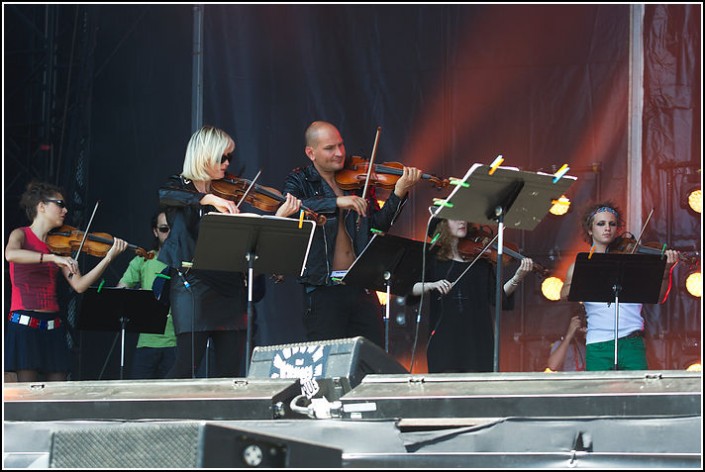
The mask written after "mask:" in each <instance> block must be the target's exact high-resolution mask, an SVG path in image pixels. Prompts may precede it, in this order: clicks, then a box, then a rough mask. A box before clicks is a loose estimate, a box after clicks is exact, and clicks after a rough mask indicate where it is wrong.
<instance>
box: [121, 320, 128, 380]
mask: <svg viewBox="0 0 705 472" xmlns="http://www.w3.org/2000/svg"><path fill="white" fill-rule="evenodd" d="M128 321H129V319H128V318H127V317H125V316H121V317H120V336H121V337H122V340H121V346H120V380H123V379H124V372H125V328H126V326H127V322H128Z"/></svg>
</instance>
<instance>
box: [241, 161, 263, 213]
mask: <svg viewBox="0 0 705 472" xmlns="http://www.w3.org/2000/svg"><path fill="white" fill-rule="evenodd" d="M261 173H262V169H260V170H259V172H257V175H255V178H254V179H252V182H250V186H249V187H247V190H245V193H243V194H242V197H240V201H239V202H237V205H236V206H237V208H240V205H241V204H242V202H244V201H245V198H246V197H247V194H248V193H250V190H252V187H254V186H255V182H256V181H257V179H259V176H260V174H261Z"/></svg>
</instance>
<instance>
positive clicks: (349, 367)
mask: <svg viewBox="0 0 705 472" xmlns="http://www.w3.org/2000/svg"><path fill="white" fill-rule="evenodd" d="M405 373H408V371H407V370H406V368H404V366H402V365H401V364H399V363H398V362H397V361H396V360H395V359H394V358H392V357H391V356H390V355H389V354H387V353H386V352H385V351H384V350H383V349H382V348H380V347H379V346H377V345H376V344H374V343H373V342H371V341H369V340H368V339H365V338H363V337H361V336H358V337H355V338H346V339H331V340H324V341H311V342H306V343H296V344H281V345H277V346H258V347H256V348H255V350H254V352H253V354H252V361H251V362H250V371H249V374H248V377H253V378H285V379H302V378H303V379H310V378H314V379H325V378H339V379H343V380H345V382H344V384H347V385H345V388H346V390H349V389H350V388H355V387H356V386H357V385H359V384H360V382H362V379H363V378H364V377H365V376H366V375H367V374H405Z"/></svg>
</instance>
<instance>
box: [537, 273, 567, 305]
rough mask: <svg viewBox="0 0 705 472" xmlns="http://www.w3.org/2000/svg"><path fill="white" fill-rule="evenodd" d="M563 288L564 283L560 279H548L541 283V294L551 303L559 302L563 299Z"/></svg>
mask: <svg viewBox="0 0 705 472" xmlns="http://www.w3.org/2000/svg"><path fill="white" fill-rule="evenodd" d="M562 288H563V281H562V280H561V279H559V278H558V277H547V278H546V280H544V281H543V282H542V283H541V293H542V294H543V296H544V297H546V298H547V299H548V300H551V301H554V302H555V301H558V300H560V299H561V289H562Z"/></svg>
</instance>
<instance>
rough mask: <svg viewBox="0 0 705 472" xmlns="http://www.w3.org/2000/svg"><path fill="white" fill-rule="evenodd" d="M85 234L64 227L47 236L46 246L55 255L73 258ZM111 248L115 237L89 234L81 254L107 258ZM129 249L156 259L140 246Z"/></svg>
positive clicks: (131, 245) (147, 257) (139, 254)
mask: <svg viewBox="0 0 705 472" xmlns="http://www.w3.org/2000/svg"><path fill="white" fill-rule="evenodd" d="M84 234H85V233H84V232H83V231H81V230H79V229H76V228H74V227H73V226H68V225H64V226H62V227H60V228H56V229H54V230H52V231H50V232H49V234H47V240H46V244H47V246H48V247H49V250H50V251H51V252H53V253H54V254H58V255H59V256H71V255H72V254H73V252H74V251H77V250H78V248H79V246H80V245H81V241H83V235H84ZM111 247H113V237H112V236H111V235H109V234H108V233H88V236H86V242H85V243H84V244H83V248H82V249H81V252H85V253H86V254H90V255H91V256H95V257H105V255H106V254H107V253H108V251H109V250H110V248H111ZM127 247H128V248H130V249H132V250H134V251H135V253H136V254H137V255H138V256H142V257H144V258H145V259H153V258H154V253H152V252H148V251H145V250H144V249H142V248H141V247H139V246H135V245H134V244H129V243H128V245H127Z"/></svg>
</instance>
